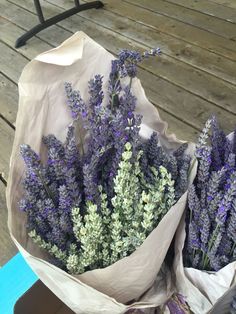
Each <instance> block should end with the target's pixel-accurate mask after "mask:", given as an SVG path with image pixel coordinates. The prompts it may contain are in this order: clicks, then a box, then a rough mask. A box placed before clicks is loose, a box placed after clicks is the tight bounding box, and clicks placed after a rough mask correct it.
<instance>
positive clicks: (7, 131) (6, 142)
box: [0, 117, 14, 180]
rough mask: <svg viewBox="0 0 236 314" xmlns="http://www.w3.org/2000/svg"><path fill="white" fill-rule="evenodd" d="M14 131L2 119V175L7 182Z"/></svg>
mask: <svg viewBox="0 0 236 314" xmlns="http://www.w3.org/2000/svg"><path fill="white" fill-rule="evenodd" d="M13 139H14V130H13V129H12V128H11V127H10V126H9V125H8V124H7V123H6V121H4V120H3V119H2V118H1V117H0V147H1V149H0V174H1V176H2V177H3V178H4V179H5V180H7V177H8V172H9V161H10V155H11V149H12V144H13Z"/></svg>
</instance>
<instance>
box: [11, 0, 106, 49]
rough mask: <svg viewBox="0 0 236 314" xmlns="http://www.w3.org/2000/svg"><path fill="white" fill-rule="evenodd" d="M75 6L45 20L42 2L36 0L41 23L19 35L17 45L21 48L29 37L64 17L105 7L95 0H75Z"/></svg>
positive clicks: (35, 3)
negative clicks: (81, 2) (83, 0)
mask: <svg viewBox="0 0 236 314" xmlns="http://www.w3.org/2000/svg"><path fill="white" fill-rule="evenodd" d="M74 2H75V6H74V7H73V8H71V9H69V10H67V11H65V12H63V13H60V14H58V15H55V16H53V17H51V18H50V19H47V20H45V19H44V16H43V11H42V8H41V4H40V1H39V0H34V5H35V9H36V12H37V15H38V19H39V22H40V23H39V24H38V25H36V26H34V27H33V28H31V29H30V30H29V31H28V32H26V33H25V34H23V35H22V36H21V37H19V38H18V39H17V40H16V43H15V47H16V48H19V47H21V46H24V45H25V44H26V42H27V40H28V39H30V38H32V37H33V36H34V35H36V34H37V33H39V32H40V31H41V30H43V29H45V28H47V27H49V26H51V25H54V24H56V23H58V22H60V21H62V20H64V19H66V18H67V17H69V16H72V15H74V14H76V13H78V12H80V11H84V10H89V9H92V8H95V9H99V8H102V7H103V3H102V2H101V1H93V2H89V3H84V4H80V3H79V0H74Z"/></svg>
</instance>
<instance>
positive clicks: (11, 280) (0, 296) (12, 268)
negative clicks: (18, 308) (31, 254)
mask: <svg viewBox="0 0 236 314" xmlns="http://www.w3.org/2000/svg"><path fill="white" fill-rule="evenodd" d="M37 280H38V277H37V275H36V274H35V273H34V272H33V271H32V270H31V268H30V267H29V266H28V264H27V263H26V262H25V260H24V258H23V257H22V255H21V254H20V253H18V254H16V255H15V256H14V257H13V258H12V259H11V260H10V261H9V262H8V263H7V264H5V265H4V266H3V267H2V268H0V314H13V310H14V305H15V303H16V301H17V300H18V299H19V297H20V296H22V294H23V293H25V292H26V291H27V290H28V289H29V288H30V287H31V286H32V285H33V284H34V283H35V282H36V281H37Z"/></svg>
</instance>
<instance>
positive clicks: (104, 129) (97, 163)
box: [20, 49, 190, 266]
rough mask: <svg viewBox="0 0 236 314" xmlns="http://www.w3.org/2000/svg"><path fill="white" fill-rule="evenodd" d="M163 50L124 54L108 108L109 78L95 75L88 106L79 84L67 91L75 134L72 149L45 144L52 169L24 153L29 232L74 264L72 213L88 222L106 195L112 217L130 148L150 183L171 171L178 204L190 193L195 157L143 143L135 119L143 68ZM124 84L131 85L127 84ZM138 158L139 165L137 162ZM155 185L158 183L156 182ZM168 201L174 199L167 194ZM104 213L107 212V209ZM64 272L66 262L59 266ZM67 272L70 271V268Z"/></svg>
mask: <svg viewBox="0 0 236 314" xmlns="http://www.w3.org/2000/svg"><path fill="white" fill-rule="evenodd" d="M159 53H160V50H159V49H154V50H151V51H148V52H145V53H144V54H143V55H141V54H140V53H138V52H135V51H129V50H123V51H121V52H120V54H119V58H118V60H113V61H112V64H111V73H110V76H109V81H108V104H107V105H106V106H105V105H104V104H103V100H104V91H103V77H102V76H101V75H95V77H94V78H92V79H91V80H90V81H89V82H88V90H89V100H88V103H85V102H84V101H83V99H82V97H81V95H80V92H79V91H77V90H74V89H73V87H72V84H70V83H66V84H65V93H66V97H67V105H68V107H69V109H70V111H71V116H72V123H71V125H69V127H68V131H67V137H66V141H65V143H62V142H61V141H59V140H58V139H57V138H56V137H55V136H54V135H47V136H45V137H43V139H42V141H43V144H44V145H45V146H46V148H47V161H46V163H43V162H42V161H41V160H40V157H39V155H37V154H36V153H35V152H34V151H33V150H32V149H31V147H30V146H28V145H22V146H21V155H22V157H23V159H24V161H25V165H26V173H25V177H24V181H23V185H24V189H25V193H24V198H23V199H22V200H21V202H20V209H21V210H22V211H24V212H26V213H27V217H28V231H29V232H31V231H33V234H36V235H38V236H39V237H40V239H41V240H42V241H45V242H44V243H49V244H50V245H51V246H53V245H56V247H57V249H58V250H60V251H58V252H63V254H64V255H66V256H69V255H70V254H71V250H72V249H73V250H75V249H76V248H78V249H80V243H79V242H78V240H77V239H76V237H75V235H74V231H73V217H72V209H73V208H79V209H80V211H81V214H82V216H83V215H85V214H86V210H87V207H86V204H88V203H90V204H95V205H96V208H97V210H98V213H99V211H100V210H101V208H102V194H101V191H102V192H103V193H105V194H106V200H107V204H108V207H109V210H110V211H111V213H112V210H113V207H112V202H111V200H112V198H113V197H114V194H115V193H114V179H115V178H116V175H117V172H118V168H119V163H120V162H121V160H122V154H123V153H124V149H125V144H126V143H128V142H129V143H130V145H131V147H132V159H133V160H132V159H131V161H132V162H134V163H135V162H136V161H137V160H139V158H140V150H142V151H143V154H142V157H141V159H140V164H141V165H142V171H143V173H144V178H145V179H146V180H147V182H148V181H149V182H150V183H151V181H152V180H153V174H154V173H155V172H154V171H153V169H152V168H156V169H157V170H158V171H159V167H160V166H164V167H166V168H167V170H168V172H169V173H171V175H172V177H173V179H174V180H175V182H176V183H175V188H176V199H178V198H179V197H180V196H181V195H182V194H183V193H184V192H185V190H186V189H187V173H188V168H189V164H190V157H189V156H188V155H186V154H185V150H186V148H187V145H186V144H184V145H182V146H180V148H179V149H177V150H176V151H175V152H174V153H172V154H168V153H167V152H165V151H164V150H163V149H162V148H161V146H160V145H159V142H158V138H157V135H156V134H155V133H154V134H153V135H152V136H151V138H150V139H149V141H148V142H147V143H142V142H141V138H140V135H139V130H140V124H141V120H142V117H141V116H139V115H137V114H136V113H135V108H136V101H137V100H136V98H135V97H134V95H133V94H132V92H131V85H132V79H133V78H134V77H135V76H136V74H137V65H138V63H139V62H141V61H142V60H143V59H145V58H147V57H149V56H155V55H157V54H159ZM123 78H126V79H125V80H123ZM138 156H139V157H138ZM155 180H156V179H155ZM166 193H168V191H166ZM103 206H104V204H103ZM55 262H56V264H58V262H59V261H55ZM64 266H65V265H64Z"/></svg>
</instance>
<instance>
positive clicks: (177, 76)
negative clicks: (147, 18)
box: [22, 1, 236, 113]
mask: <svg viewBox="0 0 236 314" xmlns="http://www.w3.org/2000/svg"><path fill="white" fill-rule="evenodd" d="M22 2H24V1H22ZM81 14H82V13H81ZM83 14H84V13H83ZM86 14H91V13H86ZM99 16H100V22H101V23H102V21H103V23H104V21H105V23H106V24H108V23H110V25H111V26H110V27H111V29H112V30H113V31H117V29H118V28H119V26H117V25H118V22H119V25H122V26H124V23H123V22H122V21H123V19H122V18H120V20H118V21H117V19H116V20H115V19H111V20H109V22H108V19H107V18H106V19H104V16H101V14H99V13H97V14H96V16H95V15H94V18H93V20H97V19H98V17H99ZM114 18H115V17H114ZM72 19H73V18H70V20H72ZM68 23H69V25H68ZM77 23H78V22H77ZM61 24H63V26H64V27H65V28H66V29H67V28H69V27H71V29H72V30H74V29H75V28H76V27H77V26H76V19H75V18H74V19H73V23H71V22H69V21H68V20H65V21H63V22H62V23H61ZM129 28H130V29H131V32H133V33H132V34H133V38H131V39H132V40H135V39H136V40H139V41H142V43H144V44H145V45H146V47H148V46H147V45H149V47H150V46H151V45H152V46H153V44H154V39H153V36H155V35H153V34H150V33H151V32H149V33H146V34H148V35H145V36H142V34H141V33H140V32H138V30H137V29H135V26H134V25H133V24H131V25H130V27H129ZM96 30H98V27H97V29H96ZM126 30H127V27H126V25H125V29H124V30H123V29H122V32H121V33H122V34H125V35H126V36H129V34H127V33H126ZM92 36H93V38H94V36H95V35H94V34H93V35H92ZM149 36H150V37H149ZM137 37H138V39H137ZM140 37H141V39H140ZM152 43H153V44H152ZM135 44H136V43H135ZM135 44H134V45H135ZM186 53H187V51H186ZM232 66H233V68H234V69H235V71H236V63H234V64H233V65H232ZM147 69H148V70H150V71H153V73H154V74H155V75H158V76H160V77H162V78H164V79H166V80H168V81H169V82H172V83H173V84H175V85H178V86H180V87H182V88H184V89H186V90H189V91H191V92H192V93H193V94H195V95H199V96H200V97H202V98H204V99H205V100H208V101H210V102H212V103H215V104H217V105H218V106H220V107H222V108H225V109H227V110H229V111H231V112H234V113H235V112H236V108H235V105H234V99H235V95H236V90H235V88H234V87H233V86H232V85H230V84H227V83H225V82H223V81H222V80H219V79H217V78H215V77H212V76H211V75H209V74H208V73H205V72H203V71H199V70H197V69H195V68H192V67H190V66H189V65H185V64H183V63H182V62H180V61H177V60H173V59H172V58H170V57H169V56H165V55H163V57H162V58H161V61H160V63H159V65H158V67H155V68H153V66H152V64H151V65H150V66H149V67H148V66H147ZM222 91H223V92H222Z"/></svg>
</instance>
